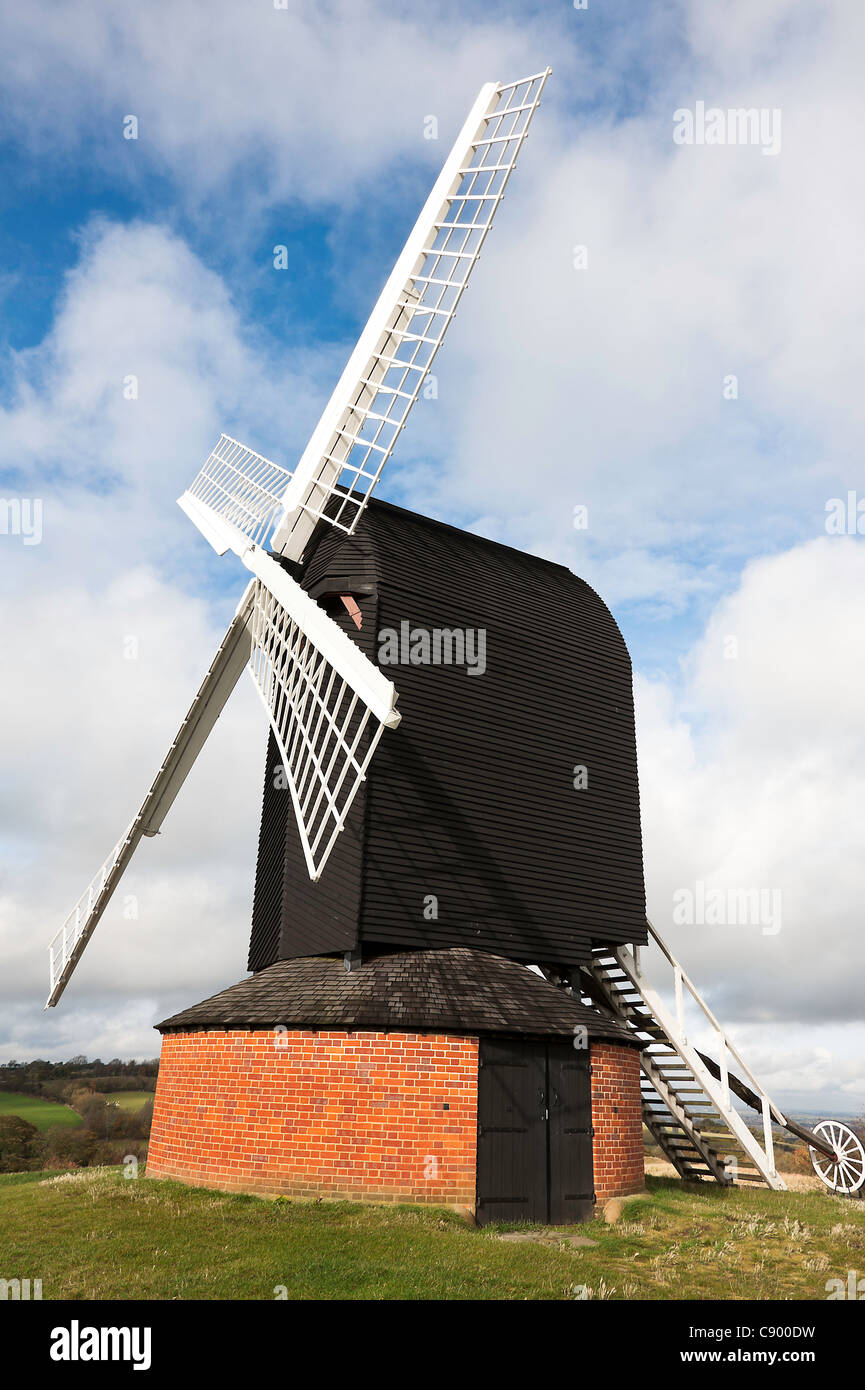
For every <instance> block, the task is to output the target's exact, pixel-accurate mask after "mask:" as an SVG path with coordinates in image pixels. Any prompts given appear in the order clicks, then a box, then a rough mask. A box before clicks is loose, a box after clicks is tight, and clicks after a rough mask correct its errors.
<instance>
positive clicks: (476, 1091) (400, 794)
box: [148, 500, 646, 1223]
mask: <svg viewBox="0 0 865 1390" xmlns="http://www.w3.org/2000/svg"><path fill="white" fill-rule="evenodd" d="M324 531H325V533H324V534H322V535H321V537H320V539H319V540H318V541H317V544H316V545H315V546H314V548H313V550H312V552H311V554H310V555H309V556H308V557H305V559H304V563H303V566H302V568H301V567H297V566H295V567H294V574H295V577H297V578H299V580H300V582H301V583H302V585H303V587H304V589H305V590H306V592H307V593H308V594H309V595H310V597H311V598H313V599H315V600H316V601H317V603H318V604H319V605H321V606H322V607H323V608H324V609H325V611H326V612H327V613H328V614H330V615H331V616H332V617H333V618H334V619H335V620H336V621H337V622H338V623H339V625H340V627H341V628H342V630H343V631H344V632H345V633H346V634H347V635H348V636H349V637H351V638H352V640H353V641H354V642H356V643H357V645H358V646H359V647H360V648H361V650H362V651H364V652H365V653H366V655H367V656H368V657H370V659H371V660H372V661H374V662H376V663H377V664H380V665H384V664H385V663H386V662H387V661H394V660H396V661H398V662H399V663H400V664H399V666H398V668H396V669H394V670H389V671H388V674H389V675H390V676H391V678H393V679H394V680H396V681H397V683H398V688H399V699H400V706H399V707H400V711H401V714H402V721H401V723H400V725H399V727H398V728H397V729H395V730H394V731H393V732H392V733H389V735H388V737H387V738H386V739H384V740H382V743H381V744H380V746H379V749H378V751H377V753H376V756H375V758H374V759H373V760H372V762H371V763H370V766H369V769H368V774H367V778H366V780H365V782H364V783H363V786H362V789H361V792H360V794H359V795H358V796H357V798H356V800H355V802H354V804H353V805H352V808H351V811H350V813H349V815H348V819H347V821H346V824H345V828H344V830H343V832H342V834H341V835H340V836H339V838H338V840H337V842H336V847H335V849H334V851H333V853H332V855H331V859H330V862H329V863H328V866H327V869H326V871H325V872H324V874H323V875H322V877H321V878H320V879H319V880H318V881H315V882H313V881H311V880H310V878H309V876H308V874H307V871H306V868H305V865H304V861H303V854H302V847H301V842H300V838H299V834H298V831H297V827H296V824H295V820H294V817H293V815H292V811H291V805H290V799H289V795H288V792H287V791H286V790H285V789H284V782H283V781H282V780H281V778H280V776H279V769H280V756H279V752H278V749H277V745H276V742H275V740H274V737H273V735H272V734H271V738H270V745H269V749H268V754H267V765H266V770H265V782H264V803H263V813H262V824H261V834H260V843H259V856H258V868H257V876H256V885H255V898H254V906H253V922H252V937H251V943H250V951H249V962H248V964H249V969H250V970H251V971H252V974H251V976H249V978H246V979H244V980H242V981H241V982H240V983H238V984H235V985H232V986H231V987H230V988H228V989H225V990H223V991H222V992H221V993H219V994H217V995H215V996H214V997H213V998H211V999H207V1000H205V1001H204V1002H203V1003H200V1004H196V1005H194V1006H192V1007H191V1008H188V1009H185V1010H183V1011H182V1012H181V1013H178V1014H176V1015H175V1016H174V1017H173V1018H169V1019H167V1020H165V1022H163V1023H162V1024H160V1025H159V1028H160V1032H161V1033H162V1035H163V1043H162V1060H161V1065H160V1072H159V1083H158V1089H157V1094H156V1106H155V1114H154V1121H153V1131H152V1140H151V1146H150V1155H149V1160H148V1172H149V1173H150V1174H152V1175H155V1176H159V1177H164V1176H170V1177H174V1178H179V1179H182V1180H184V1181H187V1182H190V1183H198V1184H203V1185H206V1186H211V1187H219V1188H225V1189H228V1190H239V1191H252V1192H262V1193H282V1194H286V1195H288V1196H293V1197H298V1198H309V1197H324V1198H350V1199H355V1200H369V1201H406V1202H432V1203H447V1204H449V1205H455V1206H458V1207H461V1208H464V1209H467V1210H468V1211H470V1212H471V1213H473V1214H474V1215H475V1216H476V1218H477V1220H478V1221H480V1222H486V1221H493V1220H507V1221H514V1220H529V1221H532V1222H556V1223H559V1222H573V1221H581V1220H585V1219H586V1218H587V1217H588V1216H590V1215H591V1213H592V1211H593V1209H594V1206H595V1203H597V1202H602V1201H604V1200H606V1199H607V1198H608V1197H610V1196H613V1195H618V1194H626V1193H630V1192H634V1191H638V1190H640V1189H641V1187H642V1185H643V1157H642V1138H641V1134H642V1130H641V1097H640V1061H639V1048H640V1043H639V1042H638V1040H637V1039H636V1037H635V1036H634V1033H633V1031H632V1030H631V1029H629V1028H628V1027H627V1026H626V1025H624V1024H623V1023H621V1022H620V1021H619V1020H618V1019H616V1018H614V1017H613V1016H611V1015H610V1014H609V1012H607V1011H605V1010H604V1009H603V1008H601V1007H598V1006H597V1005H595V1004H593V1003H592V1002H591V989H590V977H589V975H588V972H587V967H588V966H589V964H590V963H591V961H592V959H593V955H595V954H596V953H598V952H602V951H603V950H605V949H609V948H610V947H611V946H615V945H617V944H621V943H626V942H628V943H635V944H639V943H642V942H644V941H645V939H646V917H645V898H644V887H643V867H642V850H641V837H640V817H639V794H638V786H637V768H636V751H635V738H634V717H633V701H632V691H631V667H630V661H629V658H628V653H627V650H626V647H625V643H624V641H623V639H622V636H621V634H620V632H619V630H618V627H617V626H616V623H615V622H614V620H613V618H612V616H611V614H610V613H609V611H608V609H607V608H606V607H605V605H604V604H603V603H602V601H601V600H600V599H599V598H598V596H597V595H596V594H595V593H594V592H593V590H592V589H590V588H589V586H588V585H587V584H585V583H584V582H583V581H582V580H580V579H578V578H576V577H575V576H574V575H573V574H571V573H570V572H569V571H568V570H567V569H565V568H563V567H562V566H560V565H556V564H552V563H550V562H548V561H545V560H541V559H538V558H537V557H535V556H532V555H527V554H523V553H522V552H519V551H516V550H513V549H510V548H509V547H506V546H503V545H499V544H496V543H494V542H492V541H488V540H484V539H481V538H479V537H478V536H475V535H471V534H469V533H467V532H464V531H460V530H458V529H455V528H453V527H450V526H445V525H442V524H440V523H437V522H434V521H430V520H428V519H426V518H424V517H421V516H418V515H415V514H412V513H409V512H406V511H403V510H402V509H400V508H396V507H393V506H390V505H389V504H386V503H383V502H377V501H375V500H373V501H372V502H371V503H370V504H369V506H368V507H367V509H366V511H365V513H364V515H363V518H362V520H361V523H360V525H359V527H358V530H357V532H356V533H355V535H354V536H352V537H350V538H347V537H346V536H345V535H342V534H341V533H339V532H337V531H335V530H334V529H332V528H324ZM436 633H439V634H442V633H444V634H449V636H448V638H447V641H448V642H450V644H451V645H450V647H449V648H447V649H446V650H445V649H444V648H443V647H442V646H441V643H440V645H439V648H438V651H439V658H440V659H439V660H436V651H437V648H436V639H435V634H436ZM454 633H458V634H462V635H463V638H464V645H463V647H462V648H460V647H459V645H457V646H456V647H455V646H454V640H455V639H454V638H453V634H454ZM424 634H426V638H427V640H426V641H424V640H423V638H424ZM481 634H483V640H482V641H481V640H480V635H481ZM394 635H396V636H395V637H394ZM470 639H471V640H470ZM461 651H462V656H463V659H462V660H460V659H459V658H460V652H461ZM469 652H471V653H472V656H473V661H474V665H473V666H472V664H471V662H470V661H469V659H468V654H469ZM481 652H482V653H483V660H482V661H481V660H480V659H478V658H479V653H481Z"/></svg>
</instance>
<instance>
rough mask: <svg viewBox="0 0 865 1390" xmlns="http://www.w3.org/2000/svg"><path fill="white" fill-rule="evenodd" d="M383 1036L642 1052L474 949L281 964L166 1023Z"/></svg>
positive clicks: (529, 974)
mask: <svg viewBox="0 0 865 1390" xmlns="http://www.w3.org/2000/svg"><path fill="white" fill-rule="evenodd" d="M277 1025H282V1026H283V1027H286V1028H308V1029H316V1030H322V1029H324V1030H339V1031H349V1032H350V1031H356V1030H374V1031H376V1032H386V1031H390V1032H394V1031H396V1032H426V1033H429V1032H435V1033H463V1034H466V1033H468V1034H481V1033H499V1034H525V1035H541V1036H559V1037H561V1036H572V1035H573V1033H574V1029H575V1028H576V1027H578V1026H582V1027H585V1028H586V1030H587V1034H588V1036H589V1038H607V1039H610V1040H611V1041H615V1042H621V1043H628V1044H630V1045H632V1046H639V1044H638V1042H637V1040H636V1039H635V1037H634V1035H633V1033H631V1032H630V1030H629V1029H628V1028H627V1027H626V1026H625V1025H624V1024H621V1023H619V1022H618V1021H617V1020H616V1019H614V1018H613V1017H612V1016H610V1015H605V1014H602V1013H601V1012H600V1011H599V1010H598V1009H594V1008H588V1007H586V1005H584V1004H581V1003H580V1002H579V1000H577V999H575V998H574V997H573V996H572V995H570V994H567V993H565V991H564V990H563V989H560V988H559V987H558V986H556V985H551V984H549V983H548V982H547V981H546V980H544V979H542V978H541V976H539V975H536V974H535V973H534V971H532V970H529V969H528V968H527V967H526V966H524V965H520V964H518V963H517V962H516V961H512V960H507V959H506V958H505V957H504V956H495V955H490V954H488V953H487V952H485V951H475V950H471V949H469V948H467V947H454V948H452V949H450V950H444V951H399V952H394V953H389V954H387V955H378V956H374V957H372V958H371V959H368V960H365V961H363V962H362V963H361V964H359V965H356V966H354V967H353V968H352V970H351V971H347V970H346V968H345V963H344V961H343V959H342V958H341V957H334V956H306V957H303V958H301V959H298V960H283V961H277V962H276V963H275V964H274V965H271V966H268V968H267V969H266V970H261V971H259V972H258V974H256V975H253V976H252V977H251V978H250V979H248V980H241V981H240V983H239V984H236V985H232V986H231V988H230V989H224V990H222V991H221V993H219V994H214V995H213V996H212V997H211V998H210V999H205V1000H204V1001H203V1002H202V1003H200V1004H194V1005H193V1006H192V1007H191V1008H189V1009H184V1010H183V1011H182V1012H181V1013H179V1014H174V1016H173V1017H172V1018H168V1019H165V1020H164V1022H162V1023H160V1024H158V1025H157V1027H158V1029H159V1031H160V1033H173V1032H179V1031H182V1030H193V1031H199V1030H204V1029H208V1028H273V1027H276V1026H277Z"/></svg>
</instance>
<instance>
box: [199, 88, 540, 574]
mask: <svg viewBox="0 0 865 1390" xmlns="http://www.w3.org/2000/svg"><path fill="white" fill-rule="evenodd" d="M549 73H550V69H549V68H547V69H546V71H544V72H541V73H536V74H535V75H534V76H532V77H525V78H522V79H521V80H520V81H519V82H508V83H496V82H488V83H487V84H486V85H485V86H483V87H482V88H481V90H480V93H479V94H478V97H477V100H476V101H475V103H474V105H473V106H472V108H471V111H470V112H469V114H468V117H467V118H466V121H465V124H464V125H463V128H462V130H461V131H460V133H459V135H458V136H457V139H456V142H455V144H454V146H453V149H452V150H451V152H450V154H449V155H448V157H447V159H446V161H445V164H444V166H443V168H442V171H441V173H440V174H439V176H438V178H437V179H436V182H435V184H434V186H433V189H432V192H431V193H430V195H429V197H428V199H427V201H426V203H425V204H424V207H423V209H422V211H421V214H420V216H419V217H418V220H417V222H416V223H415V226H414V228H413V230H412V232H411V234H410V235H409V238H408V240H407V242H406V244H405V246H404V248H403V250H402V252H401V253H400V256H399V258H398V259H397V262H396V264H395V266H394V268H393V270H392V271H391V274H390V276H389V278H388V280H387V283H386V284H385V287H384V289H383V290H382V292H381V294H380V296H379V299H378V302H377V303H376V305H375V308H374V309H373V311H372V313H371V314H370V317H369V321H368V322H367V325H366V327H365V328H364V330H363V332H362V333H361V335H360V338H359V339H358V343H357V346H356V347H355V349H354V351H353V353H352V354H351V357H350V358H349V360H348V363H347V364H346V367H345V370H344V372H343V373H342V376H341V377H340V379H339V381H338V382H337V385H336V388H335V390H334V392H333V395H332V396H331V398H330V400H329V401H328V404H327V406H326V407H325V410H324V413H323V414H322V417H321V419H320V420H319V422H318V425H317V426H316V428H315V430H314V431H313V433H312V436H311V438H310V441H309V443H308V444H307V446H306V448H305V450H304V452H303V454H302V456H301V459H300V462H299V463H298V466H297V468H296V469H295V471H294V473H293V474H292V475H289V474H287V473H286V472H285V470H279V466H278V465H276V464H272V463H270V462H269V461H268V460H266V459H263V458H262V457H261V455H259V454H256V453H255V452H254V451H252V450H249V449H245V447H244V446H243V445H238V444H236V441H234V440H228V439H227V436H223V437H222V439H221V440H220V442H219V444H218V445H217V447H216V449H215V450H214V452H213V454H211V456H210V458H209V459H208V461H207V463H206V464H205V466H204V468H203V469H202V471H201V473H200V474H199V475H198V477H197V478H196V479H195V482H194V483H193V484H192V487H191V488H190V489H189V491H188V492H187V493H184V495H183V497H181V498H180V499H179V500H180V505H181V506H182V507H183V508H184V510H185V511H186V512H187V514H188V515H189V516H190V517H191V519H192V520H193V521H195V523H196V525H198V526H199V528H200V529H201V530H202V532H203V534H204V535H205V537H206V538H207V540H208V541H210V543H211V545H213V546H214V548H215V549H216V550H217V551H218V552H219V553H220V554H223V553H224V552H225V550H226V549H229V548H231V549H238V546H242V544H243V541H242V539H241V537H243V536H245V537H246V538H247V540H252V539H253V538H254V541H255V543H256V544H259V545H264V544H267V543H268V542H269V544H270V546H271V548H272V549H273V550H275V551H278V552H279V553H280V554H282V555H285V556H286V557H287V558H288V559H291V560H299V559H300V558H301V556H302V555H303V552H304V550H305V548H306V546H307V544H308V542H309V539H310V537H311V536H312V533H313V531H314V530H315V527H316V525H317V523H318V521H319V520H320V519H321V518H322V517H324V516H326V517H327V520H328V521H330V522H331V524H332V525H334V526H337V527H339V528H340V529H341V530H343V531H346V532H347V533H348V534H351V533H352V532H353V531H354V529H355V527H356V526H357V523H358V520H359V518H360V515H361V513H362V511H363V509H364V507H365V505H366V502H367V500H368V499H369V497H370V495H371V494H372V491H373V488H374V487H375V485H376V483H377V482H378V479H379V478H380V477H381V472H382V469H383V468H384V466H385V464H386V463H387V460H388V459H389V457H390V455H391V452H392V450H393V447H394V444H395V443H396V440H397V437H398V436H399V434H400V431H401V430H402V429H403V426H404V425H405V422H406V419H407V417H408V414H409V411H410V410H411V407H412V406H413V405H414V403H415V401H416V400H417V398H418V395H419V393H420V390H421V387H422V385H423V382H424V378H425V377H426V374H427V372H428V371H429V369H430V367H431V365H432V361H433V358H434V357H435V354H436V352H437V351H438V348H439V345H440V344H441V342H442V339H443V338H444V335H445V332H446V331H447V327H448V324H449V323H450V322H451V319H452V318H453V316H454V314H455V312H456V309H457V305H458V304H459V302H460V299H461V297H462V294H463V291H464V290H465V287H466V285H467V284H468V279H469V276H470V274H471V272H472V269H473V267H474V265H475V263H476V261H477V259H478V256H479V255H480V252H481V248H482V246H483V244H484V241H485V239H486V236H487V233H488V232H489V229H490V227H491V226H492V222H493V218H494V216H495V214H496V210H497V209H498V206H499V204H500V202H501V200H502V197H503V195H504V191H505V188H506V186H507V182H508V179H509V178H510V175H511V172H512V170H513V168H514V165H515V163H516V159H517V156H518V154H519V152H520V150H521V148H522V146H523V143H524V142H525V139H526V136H527V134H528V130H529V124H530V122H531V119H532V116H533V115H534V112H535V110H536V108H537V105H538V102H539V101H540V98H541V93H542V91H543V88H544V84H545V82H546V80H547V77H548V76H549ZM232 446H234V451H232ZM280 471H281V472H282V473H283V474H284V482H285V486H284V490H283V492H282V494H281V497H280V505H279V507H277V506H275V505H274V496H275V493H276V491H277V488H278V484H279V482H280V478H279V472H280ZM238 531H239V532H240V536H238V535H237V532H238ZM239 553H242V550H239Z"/></svg>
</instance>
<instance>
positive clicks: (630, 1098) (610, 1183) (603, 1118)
mask: <svg viewBox="0 0 865 1390" xmlns="http://www.w3.org/2000/svg"><path fill="white" fill-rule="evenodd" d="M591 1060H592V1125H593V1126H594V1130H595V1138H594V1142H593V1152H594V1164H595V1196H596V1197H597V1199H598V1203H599V1204H600V1203H601V1202H605V1201H606V1200H607V1198H608V1197H623V1196H625V1195H626V1194H627V1193H629V1192H641V1191H642V1189H643V1188H644V1187H645V1185H646V1184H645V1171H644V1167H643V1122H642V1113H641V1101H640V1054H639V1052H638V1051H637V1049H636V1048H635V1047H618V1046H616V1045H615V1044H613V1043H602V1042H599V1043H592V1052H591Z"/></svg>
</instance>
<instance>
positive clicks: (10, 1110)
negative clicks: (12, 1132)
mask: <svg viewBox="0 0 865 1390" xmlns="http://www.w3.org/2000/svg"><path fill="white" fill-rule="evenodd" d="M0 1115H20V1117H21V1119H22V1120H28V1121H29V1122H30V1124H31V1125H35V1126H36V1128H37V1129H43V1130H44V1129H53V1128H56V1126H58V1125H62V1126H63V1127H64V1128H66V1129H74V1128H75V1127H76V1126H77V1125H80V1124H81V1116H80V1115H78V1114H76V1112H75V1111H74V1110H71V1109H70V1108H69V1106H68V1105H60V1104H59V1103H58V1102H57V1101H54V1100H40V1098H39V1097H38V1096H20V1095H17V1094H16V1092H14V1091H0Z"/></svg>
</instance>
